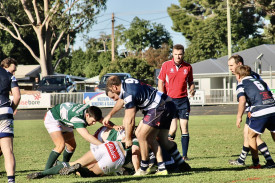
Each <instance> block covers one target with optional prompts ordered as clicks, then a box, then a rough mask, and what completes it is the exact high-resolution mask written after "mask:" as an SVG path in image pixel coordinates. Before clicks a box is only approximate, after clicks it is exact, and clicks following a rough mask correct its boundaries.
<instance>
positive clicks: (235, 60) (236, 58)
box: [228, 55, 244, 74]
mask: <svg viewBox="0 0 275 183" xmlns="http://www.w3.org/2000/svg"><path fill="white" fill-rule="evenodd" d="M243 64H244V63H243V57H241V56H240V55H233V56H231V57H230V58H229V59H228V68H229V70H230V71H231V72H232V74H235V69H236V67H237V66H238V65H243Z"/></svg>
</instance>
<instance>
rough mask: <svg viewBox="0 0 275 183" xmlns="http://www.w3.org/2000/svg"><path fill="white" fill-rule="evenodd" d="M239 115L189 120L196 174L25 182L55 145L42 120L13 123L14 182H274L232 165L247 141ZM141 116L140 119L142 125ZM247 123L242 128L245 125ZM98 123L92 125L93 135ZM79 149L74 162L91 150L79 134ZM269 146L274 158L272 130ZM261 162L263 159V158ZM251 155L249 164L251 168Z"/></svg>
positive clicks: (1, 177)
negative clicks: (238, 118) (230, 161)
mask: <svg viewBox="0 0 275 183" xmlns="http://www.w3.org/2000/svg"><path fill="white" fill-rule="evenodd" d="M235 119H236V118H235V115H221V116H191V117H190V121H189V131H190V145H189V152H188V156H189V158H190V159H191V160H190V161H189V162H188V163H189V164H190V166H191V167H192V171H191V172H189V173H183V174H171V175H168V176H154V175H152V176H146V177H133V176H108V177H99V178H80V177H76V176H74V175H70V176H59V175H55V176H53V178H44V179H39V180H27V179H26V175H27V174H29V173H32V172H35V171H40V170H43V168H44V166H45V163H46V161H47V158H48V155H49V153H50V151H51V150H52V148H53V143H52V142H51V139H50V137H49V135H48V133H47V131H46V129H45V127H44V124H43V121H42V120H30V121H25V120H24V121H23V120H18V121H15V138H14V152H15V158H16V164H17V166H16V181H17V182H18V183H25V182H38V183H40V182H46V183H50V182H52V183H53V182H54V183H56V182H60V183H61V182H62V183H63V182H66V183H71V182H74V183H80V182H82V183H88V182H146V183H150V182H158V183H162V182H170V183H175V182H209V183H210V182H211V183H212V182H251V181H253V182H272V181H273V182H275V181H274V176H275V172H274V169H259V170H251V169H247V168H246V167H239V166H231V165H229V164H228V160H229V159H236V158H237V157H238V155H239V153H240V151H241V148H242V143H243V135H242V130H243V129H237V127H236V126H235ZM139 120H140V118H138V119H137V120H136V121H139ZM121 121H122V118H115V119H113V122H115V123H117V124H121ZM242 125H243V124H242ZM99 126H100V125H99V124H96V125H95V126H92V127H89V128H88V130H89V131H90V132H91V133H93V132H94V131H95V130H96V129H97V128H98V127H99ZM75 136H76V141H77V148H76V152H75V154H74V156H73V157H72V160H75V159H77V158H79V157H80V156H81V155H82V154H84V153H85V152H87V151H88V150H89V144H88V142H86V141H85V140H83V139H82V138H81V137H80V136H79V135H78V134H77V132H76V133H75ZM262 138H263V139H264V141H265V142H266V143H267V145H268V146H269V150H270V152H271V154H273V155H274V154H275V146H274V143H273V141H272V140H271V137H270V134H269V132H266V133H265V134H264V135H262ZM176 142H177V144H178V147H181V143H180V134H179V130H178V133H177V136H176ZM179 150H180V151H181V148H179ZM260 162H261V163H262V164H264V158H263V157H262V156H261V155H260ZM251 163H252V162H251V156H250V155H249V156H248V157H247V161H246V164H247V165H250V164H251ZM3 164H4V161H3V157H0V182H6V181H7V178H6V173H5V169H4V165H3Z"/></svg>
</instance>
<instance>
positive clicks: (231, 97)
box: [192, 44, 275, 104]
mask: <svg viewBox="0 0 275 183" xmlns="http://www.w3.org/2000/svg"><path fill="white" fill-rule="evenodd" d="M234 54H238V55H241V56H242V57H243V59H244V64H245V65H248V66H250V67H251V68H252V70H254V71H255V72H257V73H259V74H260V75H261V77H262V79H263V80H264V81H265V82H266V83H267V84H268V85H269V87H270V88H275V77H274V75H275V74H274V73H275V44H263V45H260V46H256V47H253V48H249V49H247V50H243V51H240V52H236V53H233V54H232V55H234ZM227 61H228V56H224V57H221V58H217V59H207V60H204V61H201V62H197V63H194V64H192V68H193V75H194V82H195V86H196V89H198V90H203V91H204V93H205V100H206V104H211V103H228V102H229V103H231V102H237V101H236V96H235V95H236V92H235V89H236V86H237V82H236V79H235V76H234V75H233V76H232V74H231V72H229V70H228V64H227ZM231 83H232V84H231Z"/></svg>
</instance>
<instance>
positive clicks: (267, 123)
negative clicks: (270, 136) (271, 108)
mask: <svg viewBox="0 0 275 183" xmlns="http://www.w3.org/2000/svg"><path fill="white" fill-rule="evenodd" d="M249 128H250V129H251V130H253V131H254V132H255V133H258V134H262V133H264V131H265V129H268V130H269V131H270V132H273V133H275V115H274V114H273V115H268V116H265V117H257V118H256V117H252V118H250V122H249Z"/></svg>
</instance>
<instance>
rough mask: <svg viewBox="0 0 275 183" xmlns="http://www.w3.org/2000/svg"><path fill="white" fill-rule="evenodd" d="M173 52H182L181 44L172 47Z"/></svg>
mask: <svg viewBox="0 0 275 183" xmlns="http://www.w3.org/2000/svg"><path fill="white" fill-rule="evenodd" d="M173 50H182V51H183V52H184V46H183V45H181V44H176V45H174V46H173Z"/></svg>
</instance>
